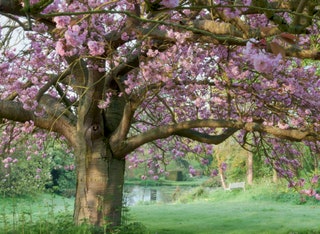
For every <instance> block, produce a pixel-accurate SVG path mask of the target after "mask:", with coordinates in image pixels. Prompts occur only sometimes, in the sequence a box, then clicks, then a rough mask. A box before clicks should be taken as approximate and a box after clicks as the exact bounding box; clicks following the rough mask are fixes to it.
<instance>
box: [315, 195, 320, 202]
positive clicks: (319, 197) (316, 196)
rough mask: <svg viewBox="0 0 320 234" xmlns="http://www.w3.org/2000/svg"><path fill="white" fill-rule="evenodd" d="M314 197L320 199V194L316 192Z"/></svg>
mask: <svg viewBox="0 0 320 234" xmlns="http://www.w3.org/2000/svg"><path fill="white" fill-rule="evenodd" d="M314 197H315V199H317V200H319V201H320V194H318V193H316V194H315V195H314Z"/></svg>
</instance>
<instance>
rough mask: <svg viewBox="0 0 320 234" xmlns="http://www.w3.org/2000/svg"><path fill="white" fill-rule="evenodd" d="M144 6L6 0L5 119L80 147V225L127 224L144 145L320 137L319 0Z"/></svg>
mask: <svg viewBox="0 0 320 234" xmlns="http://www.w3.org/2000/svg"><path fill="white" fill-rule="evenodd" d="M150 3H151V2H149V1H146V2H144V1H135V0H119V1H110V2H104V1H94V0H90V1H63V0H54V1H52V0H41V1H37V0H32V1H31V0H30V1H29V0H27V1H23V2H21V1H18V0H14V1H6V0H2V1H0V9H1V14H2V15H3V16H5V17H6V18H8V19H10V21H9V22H8V23H3V18H2V19H1V21H2V23H1V39H2V40H1V41H2V42H1V53H2V56H1V64H0V74H1V75H0V76H1V77H0V78H1V79H0V88H1V101H0V117H1V118H3V124H6V125H10V124H13V123H14V122H20V123H25V122H28V123H30V124H32V125H34V127H35V128H40V129H44V130H46V131H48V132H55V133H57V134H59V135H61V136H63V137H64V138H65V140H66V142H67V143H68V144H69V146H70V147H72V148H73V149H74V154H75V161H76V162H75V164H76V170H77V192H76V199H75V212H74V220H75V222H76V223H81V222H82V221H83V220H88V221H89V222H90V223H92V224H94V225H97V226H101V225H104V224H106V223H111V224H112V225H118V224H120V221H121V207H122V186H123V180H124V178H123V172H124V166H125V160H126V158H130V157H134V151H135V150H136V149H138V148H139V147H140V146H142V145H144V144H146V143H148V142H154V143H155V145H156V147H158V148H159V147H160V148H162V150H164V151H165V150H166V143H165V142H166V141H167V140H179V139H181V138H187V139H189V140H195V141H198V142H201V143H204V145H203V146H202V147H193V148H191V147H190V148H189V149H190V150H193V151H195V152H196V153H199V152H200V151H207V148H206V146H207V145H210V144H219V143H221V142H223V141H224V140H225V139H227V138H228V137H230V136H232V135H233V134H235V133H236V132H238V131H239V130H242V132H241V134H242V135H241V136H242V141H243V144H245V142H246V136H247V134H248V132H259V133H260V135H259V136H260V137H261V138H264V137H276V138H281V139H285V140H290V141H302V140H306V141H318V140H319V123H318V120H319V113H320V112H319V103H320V100H319V98H320V95H319V76H318V75H317V74H316V67H317V62H311V63H309V65H308V66H307V67H306V66H304V62H303V59H309V60H311V61H316V60H318V59H319V58H320V53H319V49H318V47H317V46H318V44H319V43H318V42H319V14H318V10H319V3H318V1H268V0H262V1H250V0H243V1H227V0H225V1H223V0H219V1H218V0H216V1H210V3H206V2H194V1H192V2H189V1H181V2H179V1H177V0H162V1H156V2H155V4H151V5H150ZM18 29H23V30H24V32H21V30H20V31H17V30H18ZM17 32H19V33H20V34H23V35H24V36H25V37H24V39H23V40H21V41H16V40H15V37H16V36H17ZM15 127H19V125H15ZM7 142H10V140H9V141H7ZM179 146H180V145H177V148H178V147H179ZM177 152H179V149H178V150H177ZM4 153H5V154H6V155H8V154H9V153H10V152H7V151H5V152H4ZM131 153H132V154H131ZM158 159H159V161H161V162H165V161H166V160H169V158H167V159H163V158H161V157H160V156H159V158H158ZM131 160H134V158H131ZM159 166H160V164H159Z"/></svg>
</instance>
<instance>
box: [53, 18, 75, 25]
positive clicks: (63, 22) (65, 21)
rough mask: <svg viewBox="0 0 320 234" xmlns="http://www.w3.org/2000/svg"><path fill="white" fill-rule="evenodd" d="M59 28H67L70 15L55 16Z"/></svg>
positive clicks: (54, 19)
mask: <svg viewBox="0 0 320 234" xmlns="http://www.w3.org/2000/svg"><path fill="white" fill-rule="evenodd" d="M53 21H54V22H55V23H56V27H57V28H66V27H67V26H68V25H69V24H70V21H71V18H70V16H56V17H54V18H53Z"/></svg>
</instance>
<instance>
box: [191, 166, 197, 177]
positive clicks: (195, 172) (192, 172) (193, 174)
mask: <svg viewBox="0 0 320 234" xmlns="http://www.w3.org/2000/svg"><path fill="white" fill-rule="evenodd" d="M189 173H190V175H191V176H195V175H196V174H197V171H196V170H195V169H194V168H193V167H192V166H189Z"/></svg>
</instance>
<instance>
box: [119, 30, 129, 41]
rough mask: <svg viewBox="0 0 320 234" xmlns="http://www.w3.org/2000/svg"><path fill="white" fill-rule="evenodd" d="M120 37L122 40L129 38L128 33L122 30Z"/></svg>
mask: <svg viewBox="0 0 320 234" xmlns="http://www.w3.org/2000/svg"><path fill="white" fill-rule="evenodd" d="M121 39H122V40H124V41H128V40H129V39H130V37H129V35H128V33H126V32H124V33H122V34H121Z"/></svg>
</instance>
